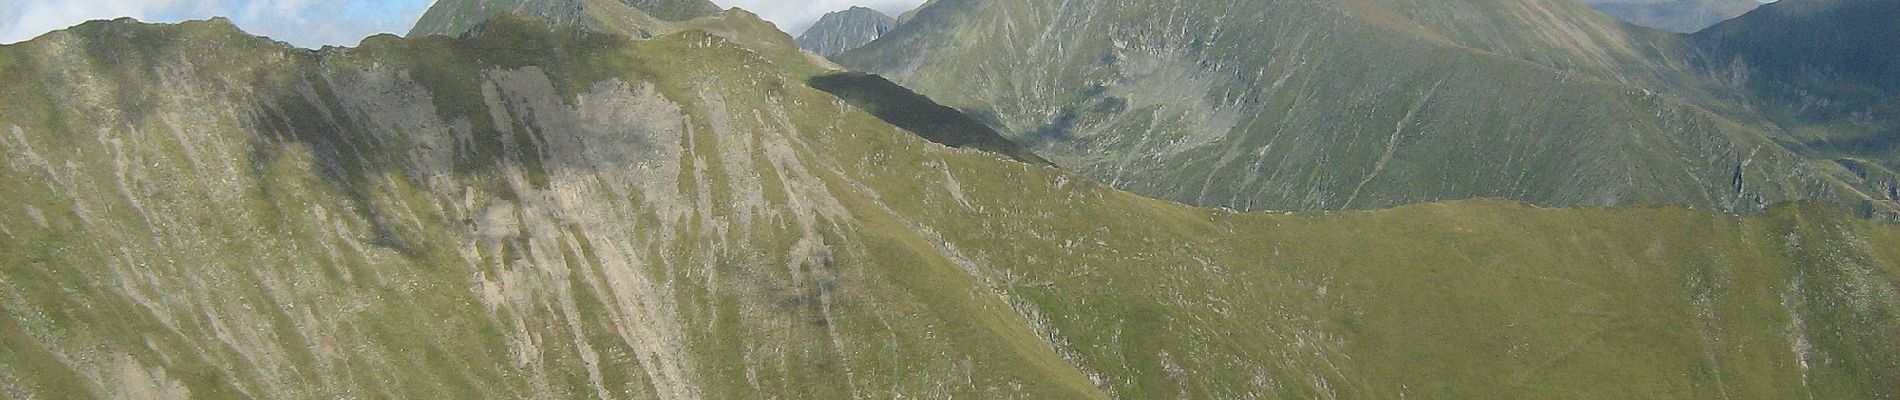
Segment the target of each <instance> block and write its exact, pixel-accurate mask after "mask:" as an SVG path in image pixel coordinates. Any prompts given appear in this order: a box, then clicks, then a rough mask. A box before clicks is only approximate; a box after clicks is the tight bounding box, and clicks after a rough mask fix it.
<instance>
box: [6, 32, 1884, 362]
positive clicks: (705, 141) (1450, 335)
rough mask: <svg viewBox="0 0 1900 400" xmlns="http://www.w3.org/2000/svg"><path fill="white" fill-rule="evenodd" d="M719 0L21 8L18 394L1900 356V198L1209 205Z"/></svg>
mask: <svg viewBox="0 0 1900 400" xmlns="http://www.w3.org/2000/svg"><path fill="white" fill-rule="evenodd" d="M944 1H945V2H950V1H956V0H944ZM620 11H625V10H620ZM930 12H931V11H929V10H926V12H924V13H923V14H925V16H922V17H919V18H920V19H919V23H925V20H926V19H927V16H928V14H930ZM622 14H625V15H636V14H634V13H622ZM689 22H690V23H685V24H673V23H667V24H666V25H665V27H666V29H664V30H652V32H656V33H655V34H654V36H653V37H652V38H651V39H650V40H642V41H631V42H629V41H627V40H626V39H627V38H629V37H638V36H622V35H619V34H593V33H589V31H588V30H573V29H566V28H549V27H547V26H544V25H542V24H541V23H538V22H532V21H528V20H523V19H518V18H514V17H501V18H500V19H498V20H496V21H492V22H481V23H478V24H477V25H471V26H470V27H469V28H470V29H468V32H472V33H469V34H467V35H463V36H465V37H462V38H459V39H458V38H450V37H442V36H429V37H418V38H410V39H400V38H395V37H392V36H379V37H374V38H371V39H369V40H366V41H365V42H364V45H363V46H362V47H359V48H347V49H346V48H330V49H325V50H321V51H309V50H301V49H294V48H289V47H286V46H283V45H281V44H277V43H272V42H269V41H266V40H263V39H260V38H255V37H251V36H248V35H244V34H242V33H241V32H239V31H237V30H236V29H235V28H234V27H231V26H230V25H229V24H228V23H223V22H193V23H186V24H182V25H146V24H138V23H134V22H129V21H119V22H94V23H89V24H87V25H84V26H81V27H78V28H74V29H70V30H67V31H63V32H59V33H55V34H53V35H49V36H47V37H43V38H40V39H36V40H34V41H29V42H26V43H22V44H19V45H10V46H0V86H4V87H8V88H11V89H13V90H7V91H0V157H4V158H0V182H7V183H8V184H7V185H0V202H4V203H6V204H14V205H17V206H15V207H4V208H0V393H4V394H5V395H6V396H8V397H47V398H96V397H115V396H116V397H135V398H309V397H411V398H440V397H465V398H480V397H503V398H509V397H598V398H661V399H692V398H716V399H725V398H824V399H830V398H857V397H871V398H894V397H899V396H902V397H913V398H914V397H922V398H944V397H952V396H954V397H964V398H970V397H974V398H1164V397H1183V396H1185V397H1196V398H1247V397H1300V398H1314V397H1406V396H1422V397H1443V398H1471V397H1563V396H1571V397H1598V398H1600V397H1673V398H1725V397H1745V398H1799V397H1817V398H1878V397H1880V396H1882V395H1883V394H1887V393H1894V392H1895V391H1896V390H1900V388H1896V387H1895V386H1894V385H1896V382H1900V375H1896V374H1900V357H1897V356H1895V355H1896V354H1900V351H1897V350H1900V349H1896V348H1895V346H1897V345H1900V344H1896V343H1894V342H1893V341H1891V340H1887V338H1891V337H1894V336H1895V335H1900V319H1897V318H1895V317H1894V316H1895V315H1896V313H1895V312H1896V311H1897V310H1900V291H1897V290H1896V283H1895V282H1897V281H1900V264H1896V261H1897V260H1900V230H1896V229H1895V228H1893V227H1889V226H1884V225H1878V224H1873V223H1869V222H1867V221H1862V220H1857V219H1854V218H1851V217H1849V216H1848V215H1845V214H1842V213H1839V212H1836V211H1832V210H1831V209H1830V208H1829V207H1828V206H1826V205H1822V204H1788V205H1783V206H1779V207H1774V208H1771V209H1768V210H1767V211H1766V212H1764V213H1763V214H1762V215H1760V216H1757V217H1753V218H1739V217H1734V216H1728V215H1721V214H1715V213H1709V212H1697V211H1690V210H1684V209H1680V208H1646V209H1572V210H1551V209H1540V208H1535V207H1530V206H1526V205H1523V204H1518V203H1513V202H1505V201H1491V200H1483V201H1466V202H1456V203H1440V204H1428V205H1416V206H1408V207H1402V208H1397V209H1389V210H1381V211H1371V212H1335V213H1309V214H1268V213H1252V214H1235V213H1231V212H1227V211H1221V210H1212V209H1199V208H1189V207H1183V206H1180V205H1177V204H1173V203H1168V202H1164V201H1157V200H1152V199H1148V198H1143V197H1140V196H1136V195H1133V194H1129V193H1126V192H1121V191H1117V190H1113V189H1111V188H1109V187H1107V186H1105V185H1102V184H1098V183H1095V182H1093V181H1090V180H1088V179H1084V178H1081V177H1078V176H1074V175H1071V174H1069V173H1067V172H1065V171H1062V170H1059V169H1055V168H1046V167H1041V166H1036V165H1032V164H1027V163H1020V162H1016V161H1011V160H1008V159H1006V158H1004V157H1001V156H998V155H995V154H992V153H989V152H980V151H968V150H955V149H950V148H945V147H942V146H938V145H936V144H932V143H930V142H927V141H925V140H923V139H922V137H925V136H928V134H927V133H923V132H909V131H905V130H903V129H900V128H898V127H897V126H894V125H891V124H890V123H887V122H886V121H885V120H886V119H888V118H879V116H878V115H874V113H876V112H877V109H876V108H875V107H866V106H865V105H864V104H854V103H867V102H869V103H870V104H872V105H876V102H877V101H879V100H877V99H882V98H884V97H881V96H882V95H884V94H888V93H884V92H875V93H873V94H875V95H873V96H862V97H859V96H850V95H845V96H846V97H848V98H846V99H841V98H839V97H837V96H833V95H832V94H828V93H826V92H823V91H820V90H816V89H813V88H811V87H808V85H809V84H813V83H814V82H816V81H818V80H817V79H815V78H822V77H825V76H829V75H828V74H829V73H830V72H831V71H826V70H825V68H824V66H823V65H821V64H818V63H819V61H817V60H811V59H808V58H805V57H803V56H802V55H801V54H799V52H798V51H797V50H796V49H795V48H794V47H792V45H791V41H790V38H789V37H786V36H785V35H784V34H782V33H775V34H770V35H768V34H766V33H767V31H771V29H770V28H769V25H767V24H765V23H763V22H762V21H759V20H758V19H757V18H756V17H752V16H750V15H749V14H746V13H742V12H727V13H723V14H721V15H720V16H715V17H713V18H700V19H697V20H694V21H689ZM662 32H663V33H662ZM1513 68H1516V67H1513ZM819 86H822V84H819ZM1439 90H1444V89H1439ZM839 92H845V93H849V92H847V91H839ZM1632 96H1633V97H1634V98H1637V99H1639V100H1642V101H1649V100H1647V99H1649V98H1647V97H1635V96H1634V95H1632ZM1425 97H1430V96H1425ZM1638 103H1639V104H1640V103H1641V101H1638ZM866 108H868V109H870V111H865V110H863V109H866ZM1414 108H1416V107H1414ZM1420 113H1421V114H1420V115H1423V112H1422V111H1421V112H1420ZM1684 118H1690V117H1684ZM1757 162H1763V161H1757ZM1751 174H1752V172H1751ZM1751 176H1752V175H1751ZM1751 179H1761V178H1753V177H1743V179H1742V180H1743V183H1744V184H1746V185H1755V184H1756V183H1755V181H1753V180H1751Z"/></svg>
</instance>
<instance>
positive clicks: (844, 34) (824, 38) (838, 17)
mask: <svg viewBox="0 0 1900 400" xmlns="http://www.w3.org/2000/svg"><path fill="white" fill-rule="evenodd" d="M897 25H898V23H897V18H892V17H891V16H889V15H884V13H883V12H880V11H878V10H873V9H869V8H864V7H851V9H848V10H844V11H837V12H832V13H829V14H825V16H824V17H821V18H819V19H818V22H817V23H815V24H812V26H811V28H809V29H806V30H805V33H803V34H800V35H798V47H802V48H804V49H805V50H811V52H813V53H818V55H821V56H825V57H831V56H834V55H838V53H843V52H844V51H845V50H851V49H855V48H858V47H859V46H863V45H864V44H865V43H870V42H871V41H872V40H877V38H879V37H883V36H884V34H885V33H889V32H890V31H891V30H893V29H897Z"/></svg>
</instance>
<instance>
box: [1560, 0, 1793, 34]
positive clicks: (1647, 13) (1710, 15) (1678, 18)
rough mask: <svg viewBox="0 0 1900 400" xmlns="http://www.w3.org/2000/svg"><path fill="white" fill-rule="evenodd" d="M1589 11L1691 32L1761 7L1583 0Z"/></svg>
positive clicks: (1676, 0)
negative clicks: (1590, 9)
mask: <svg viewBox="0 0 1900 400" xmlns="http://www.w3.org/2000/svg"><path fill="white" fill-rule="evenodd" d="M1582 1H1583V3H1584V4H1589V5H1590V8H1594V9H1596V10H1597V11H1602V12H1603V13H1604V14H1609V15H1610V16H1612V17H1616V19H1619V20H1623V21H1627V22H1629V23H1632V24H1637V25H1642V26H1647V27H1651V28H1656V29H1662V30H1666V31H1670V32H1678V33H1690V32H1695V31H1700V30H1703V29H1706V28H1708V27H1710V26H1714V25H1715V24H1717V23H1720V22H1722V21H1727V20H1729V19H1732V18H1735V17H1739V16H1742V14H1745V13H1748V11H1749V10H1754V9H1755V8H1757V7H1761V4H1762V3H1761V1H1759V0H1582Z"/></svg>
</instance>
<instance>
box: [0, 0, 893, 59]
mask: <svg viewBox="0 0 1900 400" xmlns="http://www.w3.org/2000/svg"><path fill="white" fill-rule="evenodd" d="M433 1H434V0H0V44H6V43H15V42H20V41H24V40H27V39H32V38H34V37H37V36H39V35H42V34H45V33H47V32H51V31H54V30H59V29H65V28H66V27H69V26H73V25H78V24H79V23H81V22H86V21H88V20H94V19H113V18H119V17H132V18H137V19H139V20H140V21H146V22H178V21H185V20H198V19H207V18H211V17H217V16H222V17H229V18H231V21H232V22H233V23H236V24H237V25H238V27H239V28H243V29H244V31H245V32H250V33H251V34H255V35H262V36H269V37H271V38H272V39H277V40H282V41H285V42H289V43H290V44H293V45H297V46H300V47H308V48H315V47H321V46H324V45H337V46H354V45H356V44H357V42H360V41H362V39H363V38H364V37H368V36H370V35H375V34H378V33H395V34H403V33H405V32H408V31H409V26H410V25H414V24H415V22H416V19H417V18H420V17H422V12H423V11H424V10H427V9H428V8H429V4H431V2H433ZM713 2H714V3H717V4H719V6H720V7H722V8H725V7H739V8H744V9H747V10H751V11H752V12H754V13H758V14H759V16H761V17H764V18H765V19H767V20H770V21H772V22H773V23H774V24H776V25H778V26H779V29H783V30H785V31H787V32H791V33H792V34H798V33H800V32H803V31H804V30H805V28H806V27H809V26H811V24H812V22H815V21H817V20H818V17H820V16H823V15H824V14H825V13H827V12H831V11H837V10H843V9H845V8H849V7H851V6H853V5H861V6H866V7H871V8H876V9H879V10H883V11H885V12H887V13H890V14H891V15H893V16H895V15H897V14H898V13H902V12H904V11H905V10H909V9H910V8H912V7H915V6H917V5H918V4H921V3H923V0H802V1H801V0H713Z"/></svg>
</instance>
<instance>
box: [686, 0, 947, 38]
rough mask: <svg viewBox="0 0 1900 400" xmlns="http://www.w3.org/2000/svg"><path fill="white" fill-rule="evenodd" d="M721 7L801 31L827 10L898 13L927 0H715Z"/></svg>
mask: <svg viewBox="0 0 1900 400" xmlns="http://www.w3.org/2000/svg"><path fill="white" fill-rule="evenodd" d="M713 2H714V3H718V4H719V5H720V6H721V7H739V8H743V9H746V10H748V11H752V12H753V13H757V14H759V16H760V17H763V18H765V19H766V20H770V21H772V22H773V23H774V24H777V25H778V27H779V29H783V30H785V31H786V32H790V33H791V34H793V35H797V34H799V33H802V32H804V31H805V28H809V27H811V24H812V23H813V22H818V17H822V16H824V15H825V13H828V12H832V11H838V10H843V9H846V8H851V6H863V7H869V8H875V9H877V10H879V11H883V12H884V13H886V14H890V15H891V16H893V17H895V16H897V14H900V13H903V12H905V11H910V9H912V8H916V7H917V5H918V4H923V3H924V2H923V0H807V1H787V0H713Z"/></svg>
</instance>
